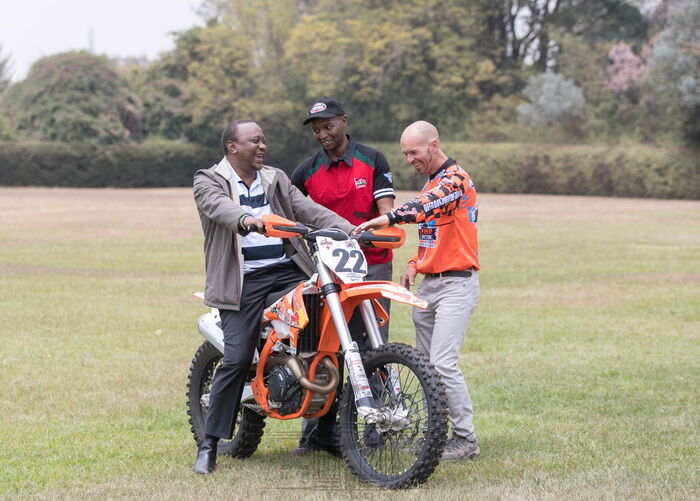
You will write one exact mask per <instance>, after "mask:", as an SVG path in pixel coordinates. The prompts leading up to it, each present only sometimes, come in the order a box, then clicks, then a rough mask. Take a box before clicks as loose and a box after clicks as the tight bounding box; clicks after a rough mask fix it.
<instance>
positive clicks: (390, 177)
mask: <svg viewBox="0 0 700 501" xmlns="http://www.w3.org/2000/svg"><path fill="white" fill-rule="evenodd" d="M384 177H385V178H386V179H387V181H389V182H390V183H393V182H394V178H393V177H392V176H391V172H385V173H384Z"/></svg>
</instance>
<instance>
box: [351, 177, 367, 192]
mask: <svg viewBox="0 0 700 501" xmlns="http://www.w3.org/2000/svg"><path fill="white" fill-rule="evenodd" d="M354 179H355V188H357V189H358V190H359V189H360V188H365V187H366V186H367V180H366V179H365V178H364V177H361V178H359V179H358V178H354Z"/></svg>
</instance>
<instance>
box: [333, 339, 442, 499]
mask: <svg viewBox="0 0 700 501" xmlns="http://www.w3.org/2000/svg"><path fill="white" fill-rule="evenodd" d="M363 362H364V366H365V371H366V372H367V377H368V378H369V383H370V388H371V390H372V395H373V397H374V398H375V400H376V402H377V403H378V404H379V406H380V407H379V408H380V410H382V411H383V414H384V415H385V416H388V417H389V419H388V420H387V421H386V422H385V423H378V424H367V423H366V422H365V420H364V419H362V418H361V417H360V416H359V415H358V413H357V408H356V407H355V399H354V394H353V391H352V386H351V385H350V384H349V383H348V384H346V385H345V390H344V391H343V396H342V397H341V403H340V431H341V449H342V451H343V459H344V460H345V462H346V463H347V464H348V466H349V467H350V469H351V470H352V471H353V473H355V474H356V475H357V476H358V477H359V478H360V479H362V480H364V481H366V482H370V483H373V484H375V485H379V486H382V487H390V488H404V487H412V486H415V485H418V484H421V483H423V482H425V481H426V480H427V479H428V477H430V475H431V474H432V473H433V471H434V470H435V467H436V466H437V464H438V462H439V460H440V457H441V455H442V452H443V450H444V448H445V442H446V440H447V397H446V396H445V389H444V387H443V384H442V382H441V381H440V377H439V376H438V374H437V372H436V371H435V367H434V366H433V365H432V364H431V363H430V362H429V361H428V359H427V358H426V357H425V355H423V354H421V353H420V352H418V351H417V350H415V349H414V348H412V347H410V346H408V345H405V344H398V343H390V344H385V345H383V346H380V347H378V348H376V349H374V350H371V351H369V352H367V353H366V354H365V355H364V356H363Z"/></svg>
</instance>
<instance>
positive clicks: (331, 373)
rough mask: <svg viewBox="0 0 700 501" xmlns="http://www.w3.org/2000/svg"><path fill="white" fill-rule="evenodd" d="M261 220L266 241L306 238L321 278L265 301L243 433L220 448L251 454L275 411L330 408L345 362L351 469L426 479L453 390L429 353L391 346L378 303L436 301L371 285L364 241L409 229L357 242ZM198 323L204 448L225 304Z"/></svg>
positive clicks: (380, 241)
mask: <svg viewBox="0 0 700 501" xmlns="http://www.w3.org/2000/svg"><path fill="white" fill-rule="evenodd" d="M263 221H264V234H266V235H268V236H274V237H279V238H294V237H302V238H304V239H305V240H306V241H307V242H308V243H309V246H310V249H311V252H310V253H311V257H312V258H313V261H314V264H315V266H316V273H314V275H313V276H312V277H311V278H310V279H309V280H307V281H305V282H301V283H299V284H298V285H297V286H296V287H294V288H293V289H292V290H291V291H289V292H287V293H281V294H284V295H282V296H281V297H280V294H277V295H271V296H272V297H268V298H267V302H266V304H268V305H269V306H268V307H267V308H266V309H265V310H264V312H263V314H262V318H261V321H260V341H259V344H258V348H257V349H256V353H255V356H254V359H253V364H252V368H251V372H250V382H249V384H246V386H245V389H244V392H243V395H242V397H241V405H240V408H239V412H238V416H237V418H236V425H235V431H234V436H233V438H232V439H231V440H220V441H219V445H218V450H217V453H218V454H220V455H221V454H225V455H229V456H233V457H237V458H246V457H249V456H251V455H252V454H253V453H254V452H255V450H256V449H257V447H258V444H259V443H260V440H261V438H262V435H263V431H264V427H265V418H266V417H271V418H275V419H285V420H286V419H294V418H299V417H305V418H312V417H319V416H323V415H324V414H326V413H327V412H328V410H329V409H330V407H331V404H332V403H333V400H334V398H335V393H336V390H337V389H338V383H339V381H340V371H339V367H340V365H339V364H340V363H343V362H342V361H344V364H345V367H346V369H347V374H348V379H347V383H346V384H345V386H344V389H343V391H342V394H341V397H340V402H339V404H340V405H339V412H338V413H339V429H340V448H341V451H342V456H343V459H344V460H345V462H346V463H347V465H348V466H349V467H350V469H351V470H352V472H353V473H354V474H355V475H357V476H358V477H359V478H360V479H361V480H363V481H366V482H369V483H372V484H375V485H379V486H383V487H390V488H403V487H411V486H415V485H418V484H421V483H423V482H425V481H426V480H427V479H428V477H429V476H430V475H431V474H432V473H433V471H434V469H435V467H436V466H437V464H438V461H439V459H440V457H441V455H442V452H443V450H444V447H445V442H446V435H447V400H446V396H445V391H444V387H443V385H442V382H441V381H440V378H439V376H438V374H437V372H436V371H435V368H434V367H433V365H432V364H430V362H429V361H428V359H427V357H426V356H425V355H423V354H422V353H420V352H418V351H417V350H416V349H414V348H412V347H410V346H408V345H405V344H399V343H387V344H384V342H383V341H382V337H381V335H380V332H379V326H381V325H384V324H385V323H386V322H387V321H388V316H387V313H386V311H385V310H384V309H383V308H382V306H381V304H380V303H379V302H378V301H377V299H378V298H380V297H386V298H389V299H392V300H395V301H400V302H403V303H406V304H410V305H413V306H418V307H422V308H425V307H426V303H425V302H424V301H423V300H421V299H420V298H418V297H417V296H415V295H414V294H413V293H412V292H410V291H409V290H407V289H405V288H404V287H402V286H400V285H399V284H396V283H393V282H388V281H367V282H365V281H363V279H364V277H365V275H366V273H367V263H366V260H365V257H364V254H363V253H362V251H361V249H360V245H359V244H358V242H362V243H363V244H364V245H370V246H375V247H382V248H397V247H399V246H400V245H402V244H403V242H404V240H405V234H404V232H403V230H401V229H399V228H395V227H392V228H386V229H382V230H375V231H367V232H363V233H361V234H360V235H359V236H357V237H353V238H351V237H349V236H348V235H347V234H346V233H344V232H342V231H340V230H335V229H319V230H313V231H312V230H311V229H310V228H308V227H306V226H304V225H302V224H299V223H295V222H293V221H289V220H287V219H284V218H281V217H279V216H275V215H267V216H264V218H263ZM196 295H198V296H199V297H200V298H201V297H202V294H201V293H198V294H196ZM356 308H357V309H359V311H360V312H361V316H362V319H363V320H364V323H365V328H366V333H367V336H368V339H369V342H370V344H371V347H372V349H370V350H368V351H367V352H365V353H362V354H361V353H360V351H359V350H358V345H357V343H356V342H355V341H353V340H352V337H351V336H350V333H349V331H348V327H347V322H348V320H349V319H350V317H351V316H352V314H353V311H355V309H356ZM197 324H198V329H199V332H200V333H201V334H202V335H203V336H204V337H205V338H206V339H207V341H205V342H204V344H202V345H201V346H200V347H199V349H198V350H197V352H196V353H195V356H194V358H193V359H192V364H191V366H190V374H189V378H188V384H187V390H188V391H187V397H188V414H189V418H190V419H189V422H190V424H191V426H192V433H193V434H194V438H195V441H196V442H197V443H198V444H199V442H200V440H201V439H202V438H203V436H204V423H205V419H206V413H207V409H208V404H209V390H210V387H211V383H212V379H213V376H214V373H215V371H216V368H217V366H218V365H219V364H220V363H221V359H222V354H223V351H224V343H223V332H222V330H221V327H220V321H219V317H218V311H217V310H215V309H212V311H211V313H206V314H204V315H202V316H200V317H199V319H198V322H197ZM339 360H340V362H339Z"/></svg>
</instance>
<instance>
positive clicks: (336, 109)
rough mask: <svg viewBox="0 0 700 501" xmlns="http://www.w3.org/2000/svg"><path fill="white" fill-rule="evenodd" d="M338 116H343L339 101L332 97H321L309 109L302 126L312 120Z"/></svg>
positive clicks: (343, 112)
mask: <svg viewBox="0 0 700 501" xmlns="http://www.w3.org/2000/svg"><path fill="white" fill-rule="evenodd" d="M338 115H345V111H344V110H343V107H342V106H341V104H340V101H338V100H337V99H333V98H332V97H328V96H323V97H322V98H321V99H319V100H318V101H316V102H315V103H314V104H313V105H312V106H311V108H309V117H308V118H307V119H306V120H304V125H307V124H308V123H309V122H310V121H311V120H313V119H314V118H328V117H336V116H338Z"/></svg>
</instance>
